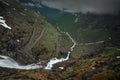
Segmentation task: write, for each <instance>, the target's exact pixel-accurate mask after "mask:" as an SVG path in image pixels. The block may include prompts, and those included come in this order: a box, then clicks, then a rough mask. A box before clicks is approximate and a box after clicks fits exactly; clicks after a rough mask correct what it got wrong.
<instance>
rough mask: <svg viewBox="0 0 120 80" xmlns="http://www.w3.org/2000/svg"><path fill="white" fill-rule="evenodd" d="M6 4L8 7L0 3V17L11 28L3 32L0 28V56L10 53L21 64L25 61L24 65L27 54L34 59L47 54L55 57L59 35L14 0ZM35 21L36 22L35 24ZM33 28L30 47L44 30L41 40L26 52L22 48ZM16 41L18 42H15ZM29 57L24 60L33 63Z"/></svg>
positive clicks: (39, 16) (41, 19) (8, 0)
mask: <svg viewBox="0 0 120 80" xmlns="http://www.w3.org/2000/svg"><path fill="white" fill-rule="evenodd" d="M3 1H4V0H3ZM6 2H7V3H9V5H6V4H4V3H3V2H1V1H0V4H1V6H0V12H1V13H0V15H1V16H3V17H4V18H5V20H6V23H7V24H8V25H9V26H11V27H12V30H7V29H6V30H5V28H3V27H2V26H0V31H1V33H0V34H1V35H0V37H1V40H0V43H1V46H0V49H1V51H2V52H1V54H4V55H8V52H10V53H11V54H10V56H11V57H13V58H15V59H16V56H15V55H17V56H20V58H21V59H20V60H22V61H23V62H24V61H25V63H27V61H26V60H24V58H25V57H24V55H25V54H28V53H29V54H28V55H33V57H34V58H36V56H37V57H38V56H40V55H47V54H48V57H53V56H55V55H57V54H56V52H55V51H56V50H55V45H56V40H57V38H58V36H59V35H60V33H59V32H58V31H57V30H56V29H55V28H54V27H53V26H52V25H51V24H49V23H48V22H47V21H46V20H45V19H44V18H43V17H42V16H41V15H38V14H36V13H35V12H32V11H30V10H28V9H26V8H25V7H23V6H21V5H19V4H18V3H17V2H16V1H15V0H6ZM4 9H5V10H4ZM36 19H37V22H35V20H36ZM34 27H35V29H36V30H35V33H34V36H33V38H32V42H31V45H32V44H34V42H35V41H36V40H37V38H38V37H39V36H40V35H41V32H42V31H43V29H45V32H44V33H43V35H42V36H41V39H39V40H38V41H37V43H36V44H35V45H34V46H33V47H32V48H31V49H30V50H27V51H26V49H24V47H25V46H26V45H27V43H28V42H29V40H30V38H31V36H32V35H33V33H32V32H33V29H34ZM2 34H3V35H2ZM17 40H20V42H17ZM31 45H30V46H31ZM44 49H45V50H44ZM41 50H42V51H41ZM19 53H21V54H19ZM29 57H30V56H27V58H26V59H27V60H28V62H29V60H30V62H33V61H32V59H30V58H29ZM46 58H47V57H46ZM46 58H44V59H46ZM18 60H19V57H18Z"/></svg>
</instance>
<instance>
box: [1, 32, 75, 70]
mask: <svg viewBox="0 0 120 80" xmlns="http://www.w3.org/2000/svg"><path fill="white" fill-rule="evenodd" d="M64 33H65V34H66V35H67V36H68V37H69V38H70V39H71V41H72V42H73V45H72V46H71V48H70V51H68V55H67V57H66V58H61V59H57V58H52V59H51V60H50V61H49V62H48V63H47V66H45V67H44V69H47V70H51V69H52V67H53V65H54V64H56V63H59V62H63V61H67V60H68V59H69V56H70V53H71V52H72V51H73V50H74V48H75V46H76V42H75V41H74V40H73V38H72V37H71V36H70V34H69V33H68V32H64ZM0 67H5V68H14V69H21V70H31V69H40V68H43V66H42V65H41V64H40V62H39V63H33V64H29V65H19V64H18V63H17V62H16V61H15V60H14V59H12V58H10V57H8V56H3V55H0Z"/></svg>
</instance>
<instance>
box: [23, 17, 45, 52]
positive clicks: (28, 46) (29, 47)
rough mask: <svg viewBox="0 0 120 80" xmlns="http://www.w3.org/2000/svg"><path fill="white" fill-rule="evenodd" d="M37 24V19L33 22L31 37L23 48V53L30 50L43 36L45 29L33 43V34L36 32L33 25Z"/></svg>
mask: <svg viewBox="0 0 120 80" xmlns="http://www.w3.org/2000/svg"><path fill="white" fill-rule="evenodd" d="M37 22H38V21H37V19H35V22H34V24H33V31H32V35H31V37H30V39H29V42H28V43H27V44H26V45H25V47H24V50H25V51H28V50H31V48H32V47H33V46H34V45H35V44H36V43H37V42H38V41H39V40H40V39H41V37H42V36H43V34H44V31H45V28H44V29H43V30H42V32H41V33H40V35H39V37H38V38H37V39H36V40H35V41H33V39H34V37H35V36H36V35H35V32H36V26H35V24H36V23H37Z"/></svg>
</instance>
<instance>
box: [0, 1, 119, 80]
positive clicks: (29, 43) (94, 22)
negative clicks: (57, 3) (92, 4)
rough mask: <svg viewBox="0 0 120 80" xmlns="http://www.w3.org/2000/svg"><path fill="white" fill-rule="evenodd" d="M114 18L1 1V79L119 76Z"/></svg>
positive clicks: (105, 79)
mask: <svg viewBox="0 0 120 80" xmlns="http://www.w3.org/2000/svg"><path fill="white" fill-rule="evenodd" d="M119 17H120V15H119V14H115V15H109V14H93V13H89V12H88V13H86V14H83V13H68V12H64V11H60V10H57V9H53V8H49V7H46V6H45V5H43V4H41V2H40V0H0V79H1V80H119V79H120V61H119V60H120V54H119V53H120V35H119V34H120V28H119V26H120V23H119V21H120V18H119ZM6 65H7V67H2V66H6ZM11 66H12V68H11ZM41 66H42V68H41ZM51 66H53V67H52V68H51ZM33 68H34V69H33ZM48 68H49V70H48Z"/></svg>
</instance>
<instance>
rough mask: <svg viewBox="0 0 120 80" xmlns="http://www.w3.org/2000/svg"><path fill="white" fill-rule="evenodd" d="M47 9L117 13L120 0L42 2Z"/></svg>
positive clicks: (47, 0)
mask: <svg viewBox="0 0 120 80" xmlns="http://www.w3.org/2000/svg"><path fill="white" fill-rule="evenodd" d="M41 3H42V4H43V5H45V6H47V7H51V8H56V9H59V10H64V11H67V12H83V13H86V12H93V13H116V12H118V11H119V10H120V6H119V5H120V0H41Z"/></svg>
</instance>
